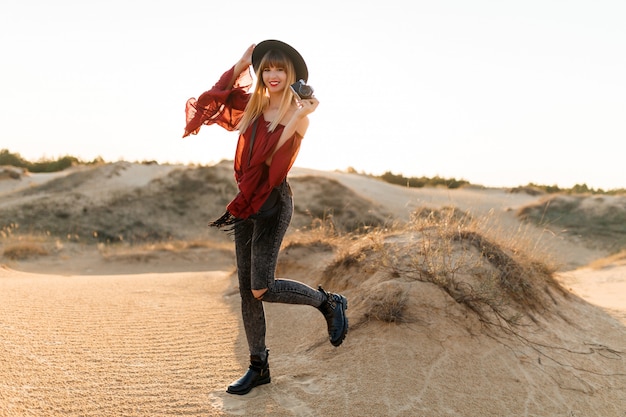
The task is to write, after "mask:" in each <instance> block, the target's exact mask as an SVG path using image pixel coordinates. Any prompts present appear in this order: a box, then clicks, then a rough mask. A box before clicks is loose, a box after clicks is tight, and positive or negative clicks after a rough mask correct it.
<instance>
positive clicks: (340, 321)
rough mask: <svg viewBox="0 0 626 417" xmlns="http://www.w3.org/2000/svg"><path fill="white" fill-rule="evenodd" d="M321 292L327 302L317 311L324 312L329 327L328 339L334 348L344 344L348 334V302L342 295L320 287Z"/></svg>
mask: <svg viewBox="0 0 626 417" xmlns="http://www.w3.org/2000/svg"><path fill="white" fill-rule="evenodd" d="M319 291H320V292H321V293H322V294H324V295H325V296H326V301H324V302H323V303H322V305H321V306H319V307H318V308H317V309H318V310H319V311H321V312H322V314H323V315H324V318H325V319H326V324H327V325H328V338H329V339H330V343H331V344H332V345H333V346H339V345H341V343H343V339H345V338H346V333H348V317H346V310H347V309H348V300H347V299H346V297H344V296H343V295H341V294H332V293H328V292H326V291H324V289H323V288H322V287H321V286H320V287H319Z"/></svg>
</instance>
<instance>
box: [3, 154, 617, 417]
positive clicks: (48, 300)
mask: <svg viewBox="0 0 626 417" xmlns="http://www.w3.org/2000/svg"><path fill="white" fill-rule="evenodd" d="M104 169H105V171H99V175H98V176H95V177H90V175H93V172H92V173H91V174H90V173H89V170H85V172H79V171H80V170H76V171H74V173H75V172H79V173H80V174H81V175H85V177H84V178H83V180H84V181H83V180H81V177H73V178H68V175H71V174H72V173H67V172H66V173H63V174H58V175H57V176H48V177H47V178H46V179H45V181H43V180H42V179H41V178H38V177H37V176H36V175H32V176H30V180H29V181H30V183H29V184H25V183H22V184H17V183H10V182H9V181H17V180H13V179H10V180H9V179H7V180H2V181H0V198H1V201H0V211H3V212H5V213H8V212H11V210H13V209H14V208H16V207H24V206H23V204H24V203H27V202H30V203H31V204H32V203H33V202H38V204H40V205H42V204H51V202H52V201H57V200H54V199H55V198H63V199H73V200H71V201H74V202H77V201H78V202H79V204H78V205H79V207H78V208H77V211H76V212H74V211H72V210H71V209H72V207H70V206H68V208H65V209H64V210H65V211H64V213H65V214H66V215H64V216H61V217H56V219H57V223H58V222H62V221H65V220H66V219H69V220H68V221H69V222H70V223H71V222H72V219H73V218H74V216H77V214H75V213H82V215H81V216H84V217H82V221H83V222H84V224H89V225H91V224H92V223H90V222H92V221H93V219H91V218H88V217H89V216H87V214H85V212H84V210H83V207H88V210H87V213H92V212H93V213H100V212H99V211H98V210H100V208H98V207H99V206H98V204H97V203H98V201H100V202H101V203H102V205H104V206H106V205H107V204H110V198H111V196H112V195H113V194H115V195H117V196H118V197H119V196H122V197H123V198H126V197H124V196H126V195H133V196H135V199H134V200H135V201H129V200H128V203H127V204H128V205H129V206H131V205H132V207H133V210H138V208H139V207H141V204H143V203H145V202H146V201H154V200H151V198H153V197H152V195H160V196H162V195H164V194H159V193H160V191H159V190H160V188H158V187H157V186H159V187H161V186H169V185H168V184H170V183H169V181H171V180H172V178H173V177H172V175H179V177H176V178H182V177H186V178H187V181H191V180H193V179H194V178H195V177H194V175H196V174H198V175H200V174H201V175H202V176H205V175H208V174H207V172H204V171H202V172H199V171H198V172H196V173H192V172H186V168H184V167H182V168H181V167H159V166H158V165H150V166H135V165H134V164H118V165H116V166H106V167H105V168H104ZM176 170H182V172H180V173H176V172H175V171H176ZM103 172H108V173H109V174H110V175H109V176H108V177H107V176H106V175H104V176H103V175H102V173H103ZM227 172H228V171H227V170H226V169H225V170H224V175H225V176H226V177H227V175H228V174H227ZM211 175H214V174H211ZM220 175H221V174H220ZM310 176H319V177H324V178H326V179H328V180H332V181H335V182H336V183H337V184H341V185H342V186H344V187H346V189H347V190H350V193H353V194H349V196H348V193H347V192H345V193H344V194H345V195H346V199H345V200H344V203H345V205H346V207H347V206H349V207H347V208H346V210H345V211H346V212H345V214H341V213H339V214H338V215H337V219H336V221H337V223H338V224H350V216H352V215H353V214H351V211H350V207H353V208H354V207H356V208H359V209H360V208H361V207H364V205H365V204H370V205H371V206H370V207H371V208H370V210H371V212H372V215H371V220H372V221H378V220H377V219H382V218H384V217H385V216H386V215H388V214H389V213H391V214H392V215H393V216H396V217H397V218H399V219H404V220H406V219H408V218H409V215H410V213H411V212H412V211H413V210H414V209H416V208H419V207H423V206H428V207H439V208H440V207H446V206H454V207H459V208H461V209H463V210H470V211H471V212H472V213H474V214H475V215H477V216H483V217H486V218H494V219H495V220H496V221H497V222H496V224H497V225H498V227H500V228H501V229H502V230H504V231H507V230H509V231H511V234H512V235H513V231H514V230H517V232H516V233H518V234H519V230H520V228H521V229H522V230H523V233H522V234H523V236H524V238H528V239H530V240H532V241H537V242H540V245H541V247H542V250H545V251H546V253H545V255H546V257H549V258H553V259H554V260H555V261H556V262H557V264H558V265H560V267H559V269H560V270H559V272H558V274H557V275H556V278H557V280H558V281H559V282H561V283H562V284H563V290H561V289H558V288H557V287H553V289H548V288H547V287H546V288H543V287H541V289H540V291H539V292H540V294H541V297H542V299H545V300H547V301H546V302H547V304H546V306H544V307H543V308H541V309H540V310H529V311H525V310H519V311H520V312H522V316H523V319H522V320H523V323H524V325H523V326H520V327H515V328H511V329H512V330H513V331H509V330H510V329H509V330H507V329H506V328H502V329H500V331H498V329H497V328H494V327H489V326H486V325H485V323H484V322H481V320H480V318H479V317H478V316H476V314H474V313H473V312H472V310H471V309H468V308H467V306H466V305H464V304H462V303H459V302H457V301H455V299H454V298H452V297H451V296H450V294H448V293H446V292H445V291H442V289H441V288H439V287H437V286H435V285H433V284H432V283H429V282H423V281H420V280H417V279H415V280H413V279H409V278H408V277H407V276H402V275H401V276H394V275H393V274H391V275H390V274H389V273H388V271H387V270H385V269H384V268H382V267H381V265H382V264H383V262H382V261H381V259H379V258H378V257H377V256H378V255H376V254H373V255H372V254H370V255H368V256H365V257H364V258H363V257H362V254H369V253H370V252H367V250H368V247H369V246H368V245H370V244H371V242H372V241H373V240H375V239H374V238H372V237H371V236H370V237H369V238H368V237H366V238H364V239H349V241H350V242H351V243H350V245H349V246H346V245H344V244H341V245H340V244H339V243H337V242H336V241H330V242H326V243H324V244H322V243H320V242H319V241H316V240H315V239H312V240H309V241H299V240H298V238H299V236H300V235H302V233H304V232H301V233H297V232H296V230H297V228H298V227H304V226H303V225H305V224H306V222H305V220H306V215H307V214H306V212H307V210H306V209H305V208H304V207H301V211H300V212H298V213H297V215H298V216H301V217H297V218H295V219H294V222H295V223H296V224H297V227H296V226H294V230H293V231H292V232H291V235H290V238H289V239H288V242H287V244H286V247H285V250H284V251H283V253H282V254H281V257H280V262H279V270H278V273H279V274H280V276H287V277H292V278H296V279H300V280H303V281H305V282H307V283H309V284H311V285H317V283H319V282H321V281H324V285H326V286H329V287H334V288H337V289H340V290H341V291H343V292H344V293H345V294H346V295H347V296H348V297H349V299H350V302H351V304H350V309H349V310H348V315H349V317H350V320H351V323H353V325H352V327H351V330H350V333H349V334H348V337H347V339H346V342H345V343H344V344H343V345H342V346H341V347H340V348H334V347H332V346H331V345H330V344H329V343H328V342H327V335H326V331H325V323H324V321H323V319H322V317H321V316H320V315H319V313H318V312H317V311H316V310H314V309H311V308H306V307H302V306H285V305H272V304H268V305H267V306H266V309H267V316H268V322H269V327H268V344H269V347H270V350H271V351H270V364H271V369H272V383H271V384H268V385H266V386H263V387H259V388H256V389H255V390H253V391H252V392H251V393H250V394H249V395H247V396H243V397H237V396H231V395H228V394H226V393H225V388H226V386H227V384H228V383H230V382H231V381H232V380H234V379H236V378H237V377H239V376H240V375H241V373H242V372H243V371H244V370H245V368H246V367H247V364H246V361H247V357H246V347H245V346H246V343H245V340H244V337H245V336H244V334H243V329H242V326H241V321H240V318H239V311H238V309H239V295H238V289H237V288H236V285H235V279H234V276H233V272H234V264H233V257H232V251H231V250H230V249H229V241H228V239H225V238H224V237H223V236H221V235H217V234H216V235H215V236H214V235H212V234H210V232H207V231H206V229H205V228H204V225H205V224H206V221H207V218H210V216H212V215H213V214H214V213H204V215H203V214H202V211H201V208H200V209H198V211H197V210H196V202H194V201H190V200H188V201H187V202H186V209H187V210H188V211H187V213H188V217H187V216H185V215H181V214H179V213H176V212H173V217H174V218H173V219H169V218H168V219H165V218H163V219H162V218H161V214H159V213H158V212H154V213H152V212H150V211H149V210H148V209H144V210H146V211H142V213H144V217H146V214H145V213H151V214H149V215H148V216H147V217H148V218H150V216H152V218H153V219H155V223H156V222H157V219H158V221H159V227H160V229H158V230H159V231H160V232H161V233H164V234H166V233H170V234H173V233H180V237H179V238H180V239H183V240H184V239H192V238H193V239H196V238H198V235H197V234H200V237H201V236H202V233H204V235H205V236H204V237H205V238H206V239H209V240H211V239H212V240H214V246H211V245H207V246H201V247H198V246H194V247H186V248H185V249H175V250H174V249H171V248H170V249H167V248H164V247H163V246H158V247H151V246H150V245H149V244H147V243H145V242H144V243H142V244H141V245H140V246H139V247H135V248H133V247H121V248H119V249H115V247H113V248H109V246H108V245H105V244H104V243H100V244H96V243H90V242H86V241H85V239H86V237H84V236H82V235H81V239H83V240H73V241H64V240H62V239H61V240H59V239H57V240H54V239H51V240H52V243H50V242H48V241H45V242H43V243H41V245H43V246H45V247H46V248H47V249H48V252H49V255H47V256H39V257H33V258H23V259H10V258H7V257H6V256H4V257H3V258H1V259H0V262H2V264H3V265H2V266H1V267H0V326H1V328H2V331H1V334H2V338H1V341H0V372H1V378H0V416H168V415H172V416H174V415H176V416H180V415H193V416H236V415H242V416H262V415H276V416H322V415H332V416H602V417H613V416H615V417H623V416H624V415H626V394H625V393H626V363H625V361H624V355H625V354H626V300H625V299H624V294H626V292H625V291H624V290H625V289H626V282H625V280H624V277H625V276H626V266H624V265H623V263H620V262H613V263H610V264H608V265H605V266H604V267H603V268H601V269H594V268H593V267H591V266H588V265H587V264H588V263H590V262H591V261H593V260H595V259H598V258H601V257H604V256H606V255H608V253H607V252H606V251H605V250H602V249H599V248H589V247H587V246H585V245H583V244H581V243H580V242H577V241H576V240H572V239H569V238H566V237H564V236H562V235H558V234H556V233H554V231H551V232H547V231H546V230H544V229H543V228H540V227H533V226H529V225H524V226H523V227H522V226H521V223H520V221H519V219H518V218H516V215H515V213H516V210H517V209H518V208H521V207H524V206H526V205H528V204H531V203H533V202H535V201H536V200H537V199H538V198H539V197H537V196H530V195H527V194H511V193H507V192H506V191H505V190H487V189H465V190H455V191H450V190H443V189H430V190H428V189H419V190H411V189H405V188H402V187H394V186H390V185H388V184H384V183H380V182H378V181H375V180H373V179H371V178H367V177H364V176H359V175H353V174H345V173H331V172H316V171H311V170H304V169H296V170H294V173H293V179H292V185H293V188H294V193H295V195H296V204H298V201H300V204H301V206H302V205H305V206H307V207H314V205H313V202H309V201H308V200H307V195H308V196H309V197H310V195H313V194H314V190H316V188H315V187H317V186H319V184H325V186H334V185H332V184H330V183H323V182H322V183H316V184H315V185H313V184H312V183H310V182H307V181H302V180H299V179H301V178H305V177H307V178H308V177H310ZM33 177H34V178H33ZM61 177H64V178H65V180H68V179H69V180H71V182H67V183H61V182H57V183H51V182H50V181H51V180H54V179H61ZM88 181H94V182H93V183H92V184H98V186H97V187H94V186H93V185H88ZM125 184H126V185H125ZM39 187H44V188H41V189H40V190H44V189H45V198H46V200H41V199H40V198H42V194H41V193H39V192H36V190H37V189H38V188H39ZM67 187H70V188H67ZM224 187H226V186H224ZM224 189H226V188H224ZM29 190H30V191H29ZM77 190H86V191H81V193H79V192H78V191H77ZM309 191H310V192H309ZM89 193H92V194H89ZM150 193H153V194H150ZM88 194H89V195H90V199H89V201H88V202H87V197H86V195H88ZM92 197H93V199H91V198H92ZM142 202H143V203H142ZM202 202H206V205H205V206H204V207H213V206H211V205H210V203H209V202H208V200H206V201H205V200H202ZM368 202H369V203H368ZM162 203H163V204H164V205H165V206H166V207H173V206H169V205H168V204H169V202H167V201H163V202H162ZM220 203H221V202H220ZM172 204H173V203H172ZM75 205H77V204H76V203H75ZM197 205H198V207H203V204H201V203H197ZM55 207H59V205H58V204H51V205H50V206H49V209H55ZM218 208H219V204H217V203H216V204H215V210H216V211H217V210H218ZM20 210H21V211H20V213H26V212H27V211H26V210H23V209H20ZM297 210H298V209H297ZM355 210H356V209H355ZM309 212H310V210H309ZM337 212H339V210H337ZM195 217H200V218H199V219H198V220H197V221H198V224H201V225H202V228H199V227H198V226H197V225H195V224H192V225H186V226H185V225H184V223H190V222H192V223H193V222H194V221H195V220H194V219H195ZM59 219H60V220H59ZM119 221H120V222H122V221H123V220H119ZM341 222H345V223H341ZM145 223H146V224H149V222H148V221H146V222H145ZM180 223H183V224H181V225H180V226H179V227H180V228H181V229H182V230H180V231H178V230H174V229H172V230H174V231H172V230H170V229H169V228H168V227H169V225H172V227H176V225H178V224H180ZM198 229H201V230H202V232H198ZM75 230H76V232H77V236H78V234H79V232H80V230H79V229H75ZM85 230H87V229H85ZM124 230H125V229H123V228H121V229H120V233H123V232H124ZM155 230H156V226H155ZM194 230H195V231H196V235H194ZM5 235H6V233H5ZM16 236H17V232H16V231H13V232H12V234H11V236H9V237H5V238H3V239H2V240H0V244H2V248H3V250H5V249H7V247H8V245H10V244H15V242H16ZM85 236H87V234H85ZM376 239H380V242H382V243H381V244H384V245H388V246H389V247H391V248H392V249H393V250H394V251H395V250H398V251H402V250H405V251H409V252H410V251H411V250H412V248H413V247H415V245H416V244H417V242H419V239H420V236H419V234H416V237H413V236H411V235H407V234H402V235H399V236H398V235H397V234H395V235H394V234H384V233H381V234H380V235H379V236H378V237H377V238H376ZM412 239H418V240H412ZM49 245H51V246H49ZM341 257H344V259H348V258H350V257H354V258H355V259H356V258H359V259H362V260H361V261H359V262H357V263H346V262H343V263H341V262H339V263H338V259H341ZM398 259H403V258H398ZM487 267H488V265H487V266H485V268H487ZM579 267H582V268H579ZM481 268H482V267H481ZM461 275H463V274H461ZM459 279H461V280H463V279H470V280H471V279H473V278H472V277H471V276H470V275H467V276H465V275H463V276H460V277H459ZM394 294H397V295H398V296H402V297H406V298H405V301H406V306H405V308H404V309H403V310H402V318H403V319H402V320H398V321H397V322H386V321H383V320H379V319H376V318H375V317H374V309H373V306H375V305H377V304H376V302H378V301H380V300H377V299H376V297H377V296H383V295H384V296H388V297H391V298H393V296H394Z"/></svg>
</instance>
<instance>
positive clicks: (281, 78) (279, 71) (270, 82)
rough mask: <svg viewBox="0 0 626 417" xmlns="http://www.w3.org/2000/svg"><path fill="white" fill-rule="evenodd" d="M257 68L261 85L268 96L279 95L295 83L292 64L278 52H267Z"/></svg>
mask: <svg viewBox="0 0 626 417" xmlns="http://www.w3.org/2000/svg"><path fill="white" fill-rule="evenodd" d="M259 68H260V70H261V71H260V72H261V74H260V75H261V78H262V80H263V85H264V86H265V88H267V91H268V92H269V93H270V94H274V93H280V92H281V91H283V90H285V89H286V88H288V87H289V85H291V84H293V83H294V82H295V75H294V68H293V64H292V63H291V61H290V60H289V59H287V57H285V55H283V54H282V53H281V52H280V51H268V53H267V54H265V56H264V57H263V60H262V61H261V65H260V67H259Z"/></svg>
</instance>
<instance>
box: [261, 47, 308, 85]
mask: <svg viewBox="0 0 626 417" xmlns="http://www.w3.org/2000/svg"><path fill="white" fill-rule="evenodd" d="M271 50H279V51H281V52H282V53H284V54H285V55H286V56H287V58H289V59H291V62H293V66H294V68H295V70H296V80H304V82H305V83H306V82H307V81H308V79H309V70H308V68H307V67H306V62H304V58H302V55H300V53H299V52H298V51H296V50H295V49H294V47H293V46H291V45H287V44H286V43H285V42H281V41H277V40H275V39H268V40H266V41H263V42H261V43H259V44H258V45H257V46H255V47H254V51H252V68H254V71H255V72H256V71H257V70H258V69H259V65H260V64H261V61H262V60H263V57H264V56H265V54H266V53H267V52H268V51H271Z"/></svg>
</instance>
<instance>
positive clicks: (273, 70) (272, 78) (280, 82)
mask: <svg viewBox="0 0 626 417" xmlns="http://www.w3.org/2000/svg"><path fill="white" fill-rule="evenodd" d="M263 84H265V87H266V88H267V91H268V92H269V93H270V94H274V93H279V92H281V91H283V89H285V88H286V86H287V85H288V84H287V73H286V72H285V69H284V68H281V67H274V66H270V67H267V68H263Z"/></svg>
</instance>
